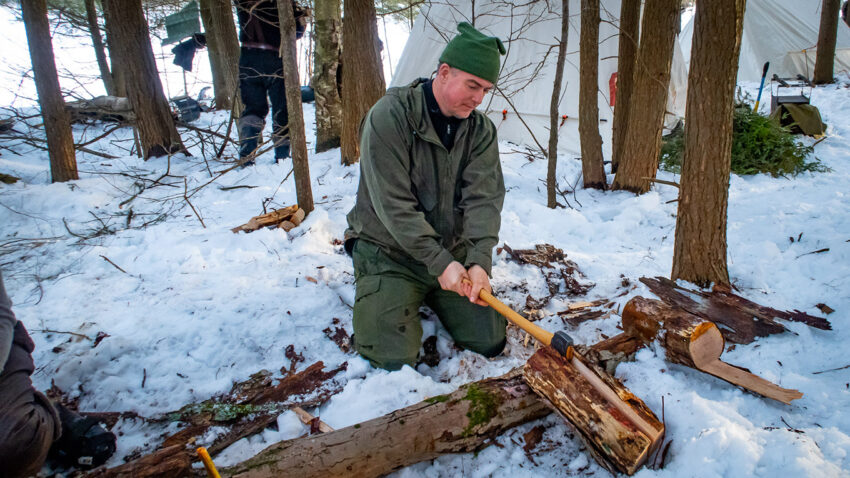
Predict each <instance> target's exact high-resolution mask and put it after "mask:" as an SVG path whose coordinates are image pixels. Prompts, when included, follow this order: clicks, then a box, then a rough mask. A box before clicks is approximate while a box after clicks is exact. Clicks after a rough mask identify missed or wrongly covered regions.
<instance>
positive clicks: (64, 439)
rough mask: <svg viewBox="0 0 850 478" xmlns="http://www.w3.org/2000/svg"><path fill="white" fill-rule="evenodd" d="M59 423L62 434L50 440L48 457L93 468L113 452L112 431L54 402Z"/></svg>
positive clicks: (61, 462) (64, 462)
mask: <svg viewBox="0 0 850 478" xmlns="http://www.w3.org/2000/svg"><path fill="white" fill-rule="evenodd" d="M54 407H55V408H56V411H57V412H59V421H60V422H61V423H62V435H61V436H60V437H59V439H58V440H56V441H55V442H53V447H52V448H51V449H50V458H51V459H52V460H55V461H57V462H58V463H60V464H62V465H65V466H73V467H76V468H94V467H97V466H100V465H102V464H104V463H105V462H106V460H108V459H109V457H110V456H112V454H113V453H115V434H114V433H112V432H110V431H107V430H106V429H105V428H103V427H102V426H100V424H99V423H98V421H97V420H95V419H94V418H90V417H85V416H82V415H79V414H77V413H74V412H72V411H71V410H68V409H67V408H65V407H64V406H62V405H60V404H58V403H55V404H54Z"/></svg>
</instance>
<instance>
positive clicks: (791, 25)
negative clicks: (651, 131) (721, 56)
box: [679, 0, 850, 82]
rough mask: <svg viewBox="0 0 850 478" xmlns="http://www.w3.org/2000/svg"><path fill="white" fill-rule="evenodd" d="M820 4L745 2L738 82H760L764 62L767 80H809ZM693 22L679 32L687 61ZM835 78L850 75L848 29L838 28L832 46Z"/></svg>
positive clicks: (783, 0) (816, 0)
mask: <svg viewBox="0 0 850 478" xmlns="http://www.w3.org/2000/svg"><path fill="white" fill-rule="evenodd" d="M821 6H822V1H821V0H748V1H747V10H746V13H745V14H744V32H743V34H742V36H741V56H740V59H739V60H738V81H739V82H741V81H760V80H761V74H762V68H763V67H764V62H766V61H769V62H770V71H769V72H768V79H769V78H770V77H771V76H773V74H774V73H776V74H777V75H779V76H780V77H782V78H787V77H790V78H794V77H796V75H798V74H800V75H803V76H805V77H807V78H811V77H812V75H813V74H814V71H815V56H816V54H817V42H818V29H819V28H820V14H821ZM692 41H693V19H692V20H691V21H690V22H688V24H687V25H685V27H684V28H682V33H681V35H680V36H679V42H680V44H681V46H682V50H683V52H684V53H685V58H689V56H690V51H691V42H692ZM834 72H835V74H836V75H841V74H844V75H848V74H850V28H848V27H847V25H846V24H845V23H843V22H839V24H838V36H837V39H836V44H835V65H834Z"/></svg>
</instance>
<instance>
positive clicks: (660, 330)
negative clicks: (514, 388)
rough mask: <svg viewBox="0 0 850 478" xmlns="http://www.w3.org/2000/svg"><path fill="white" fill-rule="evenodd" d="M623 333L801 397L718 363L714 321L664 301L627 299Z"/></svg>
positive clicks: (694, 363) (688, 361)
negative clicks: (657, 342)
mask: <svg viewBox="0 0 850 478" xmlns="http://www.w3.org/2000/svg"><path fill="white" fill-rule="evenodd" d="M701 1H706V0H701ZM623 330H624V331H625V332H626V333H627V334H629V335H632V336H634V337H638V338H640V339H642V340H645V341H648V342H651V341H653V340H655V339H656V338H658V339H659V342H660V343H661V345H662V346H664V349H665V351H666V356H667V360H669V361H671V362H674V363H678V364H682V365H685V366H687V367H691V368H695V369H697V370H700V371H702V372H705V373H707V374H710V375H714V376H715V377H717V378H720V379H723V380H725V381H727V382H729V383H731V384H733V385H737V386H739V387H741V388H743V389H746V390H749V391H751V392H754V393H757V394H759V395H761V396H764V397H767V398H772V399H774V400H777V401H780V402H782V403H785V404H788V403H790V402H791V400H796V399H798V398H802V397H803V394H802V393H800V392H799V391H798V390H790V389H787V388H782V387H780V386H778V385H776V384H774V383H772V382H768V381H767V380H765V379H763V378H761V377H759V376H757V375H754V374H752V373H750V372H749V371H748V370H744V369H742V368H740V367H736V366H734V365H730V364H728V363H726V362H723V361H722V360H720V355H721V354H722V353H723V347H724V345H725V341H724V340H723V335H721V333H720V330H719V329H718V328H717V326H716V325H715V324H714V322H710V321H707V320H703V319H701V318H700V317H697V316H696V315H693V314H690V313H688V312H686V311H685V310H682V309H679V308H676V307H671V306H669V305H667V304H665V303H664V302H661V301H658V300H651V299H645V298H643V297H640V296H637V297H635V298H633V299H631V300H630V301H629V302H628V303H626V305H625V307H623Z"/></svg>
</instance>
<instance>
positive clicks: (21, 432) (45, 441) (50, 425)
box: [0, 322, 62, 478]
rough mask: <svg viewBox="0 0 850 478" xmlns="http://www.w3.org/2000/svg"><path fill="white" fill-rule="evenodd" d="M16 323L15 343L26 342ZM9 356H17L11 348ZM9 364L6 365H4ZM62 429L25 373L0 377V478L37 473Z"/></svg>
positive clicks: (47, 403) (45, 398)
mask: <svg viewBox="0 0 850 478" xmlns="http://www.w3.org/2000/svg"><path fill="white" fill-rule="evenodd" d="M24 335H26V329H24V326H23V325H22V324H21V323H20V322H18V324H17V326H16V327H15V341H16V342H21V341H22V340H24V339H26V340H28V339H29V336H26V337H24ZM12 347H13V351H12V353H17V352H16V351H15V350H14V348H15V347H16V346H15V345H13V346H12ZM7 365H10V364H7ZM61 430H62V426H61V425H60V422H59V415H58V414H57V413H56V410H55V409H54V408H53V405H51V404H50V402H49V401H48V400H47V397H45V396H44V395H42V394H41V392H38V391H37V390H35V389H34V388H33V386H32V380H30V376H29V373H27V372H26V371H18V372H13V373H9V374H7V373H4V374H2V375H0V478H6V477H9V478H12V477H15V478H18V477H26V476H32V475H35V474H36V473H38V471H39V470H40V469H41V467H42V465H43V464H44V460H45V458H46V457H47V452H48V451H49V450H50V446H51V445H52V444H53V441H54V440H56V439H57V438H59V435H60V434H61Z"/></svg>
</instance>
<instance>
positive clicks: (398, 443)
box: [220, 369, 550, 478]
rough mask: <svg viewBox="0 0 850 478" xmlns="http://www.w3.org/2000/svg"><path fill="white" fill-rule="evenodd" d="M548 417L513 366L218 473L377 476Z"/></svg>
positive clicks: (285, 445)
mask: <svg viewBox="0 0 850 478" xmlns="http://www.w3.org/2000/svg"><path fill="white" fill-rule="evenodd" d="M549 413H550V411H549V408H548V407H547V406H546V404H545V403H544V402H543V401H542V400H540V399H539V398H538V397H537V395H535V394H534V392H532V391H531V389H529V388H528V386H527V385H526V384H525V383H523V380H522V372H521V370H520V369H514V370H512V371H511V372H509V373H507V374H505V375H502V376H501V377H496V378H489V379H485V380H481V381H479V382H474V383H470V384H467V385H464V386H463V387H461V388H460V389H458V390H456V391H455V392H453V393H451V394H449V395H440V396H437V397H431V398H429V399H427V400H425V401H422V402H420V403H417V404H415V405H411V406H409V407H406V408H403V409H401V410H396V411H395V412H392V413H390V414H388V415H384V416H382V417H378V418H375V419H373V420H369V421H366V422H363V423H360V424H357V425H353V426H349V427H346V428H342V429H338V430H335V431H332V432H328V433H322V434H320V435H313V436H308V437H303V438H296V439H293V440H286V441H283V442H280V443H277V444H275V445H272V446H270V447H268V448H266V449H265V450H263V451H262V452H260V453H259V454H258V455H256V456H255V457H253V458H251V459H249V460H247V461H245V462H243V463H240V464H239V465H236V466H234V467H231V468H226V469H223V470H220V471H221V475H222V476H238V477H241V478H248V477H251V478H257V477H278V476H298V477H299V478H308V477H321V478H325V477H327V476H358V477H371V476H380V475H384V474H387V473H390V472H391V471H393V470H396V469H398V468H401V467H403V466H408V465H412V464H414V463H418V462H420V461H424V460H430V459H433V458H436V457H438V456H440V455H442V454H445V453H467V452H473V451H478V450H480V449H482V448H484V447H486V446H488V445H490V444H492V443H493V440H492V439H493V438H494V437H496V436H497V435H499V434H500V433H502V432H504V431H505V430H507V429H509V428H512V427H515V426H517V425H520V424H522V423H525V422H528V421H531V420H535V419H538V418H541V417H544V416H546V415H548V414H549Z"/></svg>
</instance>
